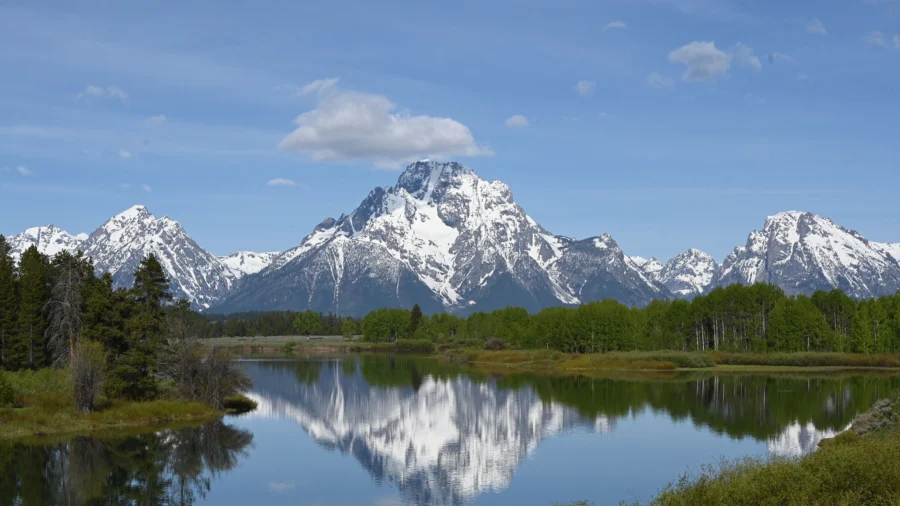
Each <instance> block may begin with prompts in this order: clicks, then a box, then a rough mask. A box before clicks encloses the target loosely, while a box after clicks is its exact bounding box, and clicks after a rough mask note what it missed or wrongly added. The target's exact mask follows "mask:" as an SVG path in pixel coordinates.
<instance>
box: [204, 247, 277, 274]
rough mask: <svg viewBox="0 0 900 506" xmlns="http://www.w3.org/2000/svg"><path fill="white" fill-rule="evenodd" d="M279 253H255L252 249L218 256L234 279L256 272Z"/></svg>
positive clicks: (266, 265)
mask: <svg viewBox="0 0 900 506" xmlns="http://www.w3.org/2000/svg"><path fill="white" fill-rule="evenodd" d="M280 254H281V253H278V252H273V253H255V252H253V251H237V252H235V253H232V254H230V255H228V256H225V257H218V259H219V262H221V263H222V264H223V265H225V267H227V268H228V270H229V271H231V274H233V275H234V277H235V279H240V278H242V277H244V276H246V275H247V274H256V273H257V272H259V271H261V270H263V269H265V268H266V267H268V266H269V264H271V263H272V262H273V261H274V260H275V259H276V258H277V257H278V255H280Z"/></svg>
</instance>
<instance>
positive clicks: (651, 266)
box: [628, 256, 663, 279]
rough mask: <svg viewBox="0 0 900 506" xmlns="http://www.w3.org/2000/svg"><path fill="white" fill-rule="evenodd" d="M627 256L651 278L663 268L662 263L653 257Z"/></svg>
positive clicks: (654, 277)
mask: <svg viewBox="0 0 900 506" xmlns="http://www.w3.org/2000/svg"><path fill="white" fill-rule="evenodd" d="M628 258H630V259H631V261H632V262H634V264H635V265H637V266H638V267H640V268H641V270H642V271H644V274H646V275H648V276H650V277H651V278H652V279H656V276H657V275H658V274H659V271H661V270H663V264H661V263H659V260H657V259H655V258H653V257H650V258H644V257H639V256H631V257H628Z"/></svg>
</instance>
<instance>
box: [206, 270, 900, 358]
mask: <svg viewBox="0 0 900 506" xmlns="http://www.w3.org/2000/svg"><path fill="white" fill-rule="evenodd" d="M210 318H211V319H212V321H210V323H209V324H208V329H209V330H208V334H209V335H214V336H232V335H251V336H252V335H286V334H299V335H344V336H353V335H362V336H363V338H364V339H365V340H367V341H373V342H386V341H396V340H398V339H428V340H432V341H437V340H447V339H450V340H461V339H468V340H473V341H476V340H477V341H482V342H483V341H487V340H489V339H499V340H502V341H504V342H505V343H506V345H507V346H510V347H515V348H523V349H534V348H547V349H555V350H559V351H563V352H568V353H603V352H607V351H629V350H680V351H727V352H757V353H765V352H800V351H834V352H847V353H897V352H900V294H896V295H892V296H886V297H881V298H877V299H868V300H860V301H857V300H855V299H853V298H851V297H849V296H848V295H846V294H845V293H843V292H842V291H840V290H832V291H828V292H826V291H817V292H815V293H814V294H813V295H812V296H806V295H796V296H788V295H786V294H785V293H784V291H783V290H782V289H781V288H779V287H777V286H775V285H770V284H765V283H759V284H754V285H750V286H746V285H739V284H734V285H730V286H728V287H724V288H716V289H714V290H712V291H711V292H709V293H708V294H705V295H701V296H698V297H695V298H694V299H692V300H690V301H688V300H681V299H675V300H655V301H653V302H651V303H650V304H649V305H647V306H645V307H628V306H625V305H623V304H621V303H619V302H617V301H615V300H611V299H608V300H603V301H598V302H591V303H588V304H583V305H580V306H577V307H551V308H546V309H544V310H543V311H540V312H539V313H534V314H529V313H528V311H526V310H525V309H524V308H517V307H508V308H505V309H500V310H497V311H493V312H490V313H474V314H471V315H469V316H468V317H462V316H458V315H455V314H453V313H438V314H434V315H431V316H428V315H423V314H422V311H421V310H420V309H419V307H418V305H416V306H414V307H413V308H412V309H402V308H382V309H378V310H375V311H371V312H369V313H368V314H367V315H365V316H364V317H362V318H359V319H354V318H346V317H341V316H339V315H335V314H327V315H323V314H320V313H316V312H314V311H311V310H307V311H304V312H289V311H285V312H275V313H251V314H242V315H229V316H224V315H217V316H214V317H210ZM233 329H240V331H239V333H232V332H230V331H232V330H233Z"/></svg>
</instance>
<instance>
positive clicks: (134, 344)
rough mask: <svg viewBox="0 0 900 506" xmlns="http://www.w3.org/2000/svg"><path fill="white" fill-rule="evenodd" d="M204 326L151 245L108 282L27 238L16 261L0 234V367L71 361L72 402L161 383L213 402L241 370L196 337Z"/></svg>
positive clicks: (149, 394)
mask: <svg viewBox="0 0 900 506" xmlns="http://www.w3.org/2000/svg"><path fill="white" fill-rule="evenodd" d="M206 326H207V322H206V321H205V320H203V318H202V317H200V316H199V315H198V314H197V313H195V312H193V311H192V310H191V309H190V304H189V303H188V302H187V301H186V300H178V301H174V300H173V296H172V293H171V291H170V288H169V280H168V279H167V278H166V276H165V272H164V271H163V268H162V266H161V265H160V263H159V261H158V260H157V259H156V258H155V257H154V256H153V255H149V256H147V257H145V258H144V259H142V261H141V263H140V266H139V268H138V269H137V271H136V272H135V273H134V284H133V286H132V287H131V288H129V289H126V288H114V286H113V279H112V276H111V275H110V274H109V273H105V274H103V275H101V276H97V275H96V274H95V269H94V265H93V262H92V261H91V260H90V259H89V258H87V257H85V256H84V255H83V254H82V253H81V252H78V253H75V254H72V253H69V252H66V251H63V252H61V253H59V254H57V255H56V256H54V257H53V258H50V257H48V256H47V255H44V254H42V253H41V252H40V251H38V249H37V248H36V247H34V246H31V247H30V248H28V249H27V250H26V251H25V252H24V253H23V254H22V256H21V258H20V259H19V261H18V262H16V261H15V260H14V259H13V257H12V255H11V252H10V247H9V245H8V243H7V242H6V239H5V238H4V237H3V236H2V235H0V369H5V370H9V371H17V370H22V369H32V370H33V369H40V368H44V367H59V368H63V367H68V368H71V370H72V371H73V373H74V375H75V377H74V383H75V385H74V386H75V398H76V407H78V408H79V409H80V410H82V411H91V410H92V409H93V407H94V406H93V403H94V401H95V400H96V399H97V397H98V395H100V394H101V393H103V394H105V395H107V396H108V397H115V398H125V399H132V400H149V399H154V398H157V397H158V396H159V395H160V393H161V390H162V388H161V387H162V385H163V384H164V383H165V384H174V385H175V388H176V389H177V393H178V394H179V395H181V396H182V397H186V398H190V399H196V400H203V401H207V402H209V403H211V404H214V405H216V406H217V407H221V406H222V403H223V400H224V397H226V396H227V395H230V394H232V393H234V392H235V391H238V390H240V389H242V388H243V387H246V386H247V381H248V380H247V379H246V377H243V376H242V375H241V374H240V373H238V372H237V371H236V370H234V369H233V368H232V367H231V365H230V362H229V361H228V360H227V356H226V355H225V354H224V353H223V352H220V351H218V350H212V351H209V350H205V349H204V348H203V347H201V346H200V344H199V341H197V340H196V337H198V336H199V335H200V334H201V333H202V332H203V331H204V330H205V328H206Z"/></svg>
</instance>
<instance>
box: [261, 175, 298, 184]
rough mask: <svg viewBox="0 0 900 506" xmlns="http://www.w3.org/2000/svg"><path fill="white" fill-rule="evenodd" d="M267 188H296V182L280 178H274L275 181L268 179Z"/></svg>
mask: <svg viewBox="0 0 900 506" xmlns="http://www.w3.org/2000/svg"><path fill="white" fill-rule="evenodd" d="M266 184H267V185H269V186H297V182H296V181H293V180H291V179H284V178H281V177H276V178H275V179H270V180H269V182H268V183H266Z"/></svg>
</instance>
